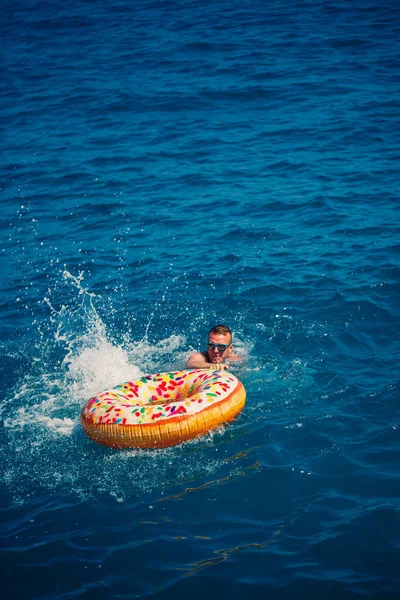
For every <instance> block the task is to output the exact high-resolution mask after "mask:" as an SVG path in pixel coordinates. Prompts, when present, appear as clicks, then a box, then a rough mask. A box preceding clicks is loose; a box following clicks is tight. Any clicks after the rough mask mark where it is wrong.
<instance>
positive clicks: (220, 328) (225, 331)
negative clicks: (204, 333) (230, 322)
mask: <svg viewBox="0 0 400 600" xmlns="http://www.w3.org/2000/svg"><path fill="white" fill-rule="evenodd" d="M212 333H219V334H220V335H230V336H231V341H232V331H231V330H230V329H229V327H227V326H226V325H215V326H214V327H213V328H212V329H210V331H209V332H208V337H210V335H211V334H212Z"/></svg>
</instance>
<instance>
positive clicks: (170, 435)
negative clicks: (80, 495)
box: [81, 369, 246, 448]
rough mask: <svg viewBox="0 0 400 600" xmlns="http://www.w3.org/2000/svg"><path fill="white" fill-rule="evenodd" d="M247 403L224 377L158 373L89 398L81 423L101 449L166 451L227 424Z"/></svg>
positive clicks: (204, 372)
mask: <svg viewBox="0 0 400 600" xmlns="http://www.w3.org/2000/svg"><path fill="white" fill-rule="evenodd" d="M245 401H246V391H245V389H244V387H243V385H242V383H241V382H240V381H239V380H238V379H237V378H236V377H235V376H234V375H232V374H231V373H227V372H226V371H214V370H204V369H195V370H190V371H175V372H172V373H157V374H156V375H146V376H145V377H141V378H140V379H138V380H136V381H129V382H127V383H122V384H121V385H118V386H116V387H114V388H110V389H107V390H104V391H103V392H101V393H100V394H97V396H94V397H93V398H90V400H88V401H87V402H86V404H85V406H84V407H83V408H82V412H81V423H82V426H83V429H84V430H85V432H86V434H87V435H88V437H89V438H91V439H92V440H94V441H96V442H98V443H99V444H103V445H105V446H111V447H113V448H165V447H167V446H174V445H175V444H179V442H183V441H185V440H189V439H192V438H194V437H196V436H198V435H202V434H205V433H207V432H208V431H210V430H211V429H215V428H216V427H218V425H221V423H225V422H227V421H231V420H232V419H234V418H235V417H236V415H237V414H238V413H239V412H240V411H241V410H242V408H243V406H244V403H245Z"/></svg>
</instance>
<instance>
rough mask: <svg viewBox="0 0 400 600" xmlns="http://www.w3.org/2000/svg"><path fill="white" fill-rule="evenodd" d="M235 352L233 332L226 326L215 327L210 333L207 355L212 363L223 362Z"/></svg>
mask: <svg viewBox="0 0 400 600" xmlns="http://www.w3.org/2000/svg"><path fill="white" fill-rule="evenodd" d="M232 350H233V344H232V331H231V330H230V329H229V327H227V326H226V325H215V327H213V328H212V329H210V331H209V333H208V344H207V354H208V359H209V361H210V362H211V363H219V362H223V361H224V360H225V359H226V358H228V357H229V355H230V354H231V352H232Z"/></svg>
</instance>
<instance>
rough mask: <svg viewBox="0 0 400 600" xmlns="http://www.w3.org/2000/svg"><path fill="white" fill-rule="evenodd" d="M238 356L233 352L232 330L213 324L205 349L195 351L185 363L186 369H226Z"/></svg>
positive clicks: (238, 358)
mask: <svg viewBox="0 0 400 600" xmlns="http://www.w3.org/2000/svg"><path fill="white" fill-rule="evenodd" d="M237 360H240V357H239V356H238V355H237V354H234V352H233V344H232V332H231V330H230V329H229V327H227V326H226V325H215V327H213V328H212V329H211V330H210V332H209V334H208V343H207V350H205V351H204V352H195V353H194V354H192V355H191V356H190V357H189V360H188V361H187V363H186V367H187V368H188V369H219V370H221V369H228V368H229V362H226V361H237Z"/></svg>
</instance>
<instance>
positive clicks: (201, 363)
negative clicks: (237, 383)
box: [186, 352, 228, 370]
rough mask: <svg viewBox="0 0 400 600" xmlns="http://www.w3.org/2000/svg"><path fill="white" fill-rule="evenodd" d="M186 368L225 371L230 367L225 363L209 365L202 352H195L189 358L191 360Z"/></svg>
mask: <svg viewBox="0 0 400 600" xmlns="http://www.w3.org/2000/svg"><path fill="white" fill-rule="evenodd" d="M186 367H187V368H188V369H215V370H223V369H227V368H228V365H226V364H225V363H222V362H220V363H209V362H207V361H206V359H205V358H204V356H203V354H202V353H201V352H195V353H194V354H192V355H191V356H190V357H189V360H188V361H187V363H186Z"/></svg>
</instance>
